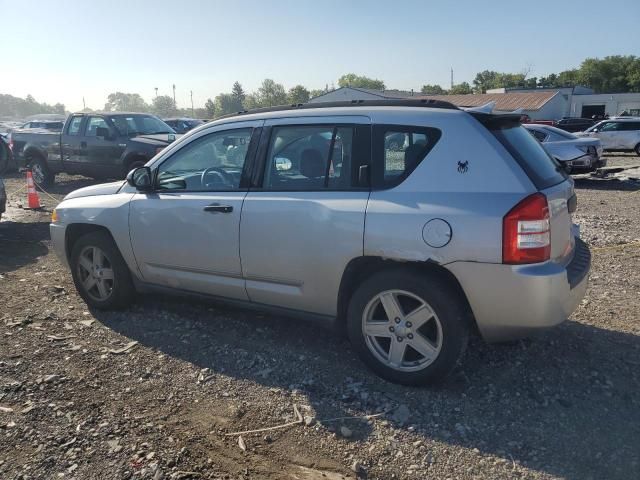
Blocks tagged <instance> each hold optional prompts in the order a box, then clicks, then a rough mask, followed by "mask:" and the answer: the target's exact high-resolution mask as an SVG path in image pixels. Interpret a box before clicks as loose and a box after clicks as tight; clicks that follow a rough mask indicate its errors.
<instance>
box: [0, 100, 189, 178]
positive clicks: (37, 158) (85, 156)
mask: <svg viewBox="0 0 640 480" xmlns="http://www.w3.org/2000/svg"><path fill="white" fill-rule="evenodd" d="M179 136H180V135H176V133H175V131H174V130H173V129H172V128H171V127H169V126H168V125H167V124H166V123H164V122H163V121H162V120H160V119H159V118H157V117H155V116H153V115H149V114H145V113H123V112H108V113H75V114H72V115H70V116H69V117H68V118H67V120H66V122H65V124H64V127H63V129H62V132H60V133H52V132H49V131H46V130H43V129H40V130H33V129H29V130H14V131H13V132H12V133H11V140H10V147H11V149H12V152H13V156H14V158H15V161H16V163H17V164H18V167H20V168H29V169H31V172H32V174H33V179H34V180H35V182H36V183H38V184H40V185H42V186H47V185H49V184H51V183H52V182H53V181H54V179H55V174H56V173H61V172H65V173H71V174H80V175H85V176H87V177H93V178H125V177H126V175H127V173H128V172H129V170H131V169H133V168H137V167H140V166H142V165H144V164H145V163H147V161H149V160H150V159H151V158H153V157H154V156H155V155H156V153H158V152H159V151H161V150H162V149H163V148H165V147H166V146H167V145H169V144H170V143H171V142H173V141H174V140H176V138H177V137H179Z"/></svg>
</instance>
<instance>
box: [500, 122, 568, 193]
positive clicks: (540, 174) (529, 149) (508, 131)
mask: <svg viewBox="0 0 640 480" xmlns="http://www.w3.org/2000/svg"><path fill="white" fill-rule="evenodd" d="M491 133H493V134H494V135H495V137H496V138H497V139H498V141H499V142H500V143H501V144H502V145H504V147H505V148H506V149H507V151H508V152H509V153H510V154H511V155H512V156H513V158H514V159H515V160H516V161H517V162H518V164H519V165H520V166H521V167H522V169H523V170H524V171H525V173H526V174H527V175H528V176H529V178H530V179H531V181H532V182H533V184H534V185H535V186H536V188H537V189H538V190H543V189H545V188H549V187H552V186H553V185H557V184H558V183H561V182H562V181H564V180H565V179H566V178H567V174H566V173H565V171H564V170H563V169H562V167H561V166H560V164H559V163H558V162H557V161H556V160H555V159H554V158H552V157H551V156H550V155H549V154H548V153H547V151H546V150H545V149H544V148H543V147H542V145H540V143H539V142H538V141H537V140H536V139H535V138H533V136H531V134H529V132H527V130H526V129H525V128H524V127H521V126H520V125H519V124H514V123H509V124H506V125H499V126H496V127H495V128H492V129H491Z"/></svg>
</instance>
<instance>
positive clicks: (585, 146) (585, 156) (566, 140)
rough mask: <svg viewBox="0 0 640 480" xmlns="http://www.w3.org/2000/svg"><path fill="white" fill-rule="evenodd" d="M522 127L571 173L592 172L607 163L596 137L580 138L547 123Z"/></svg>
mask: <svg viewBox="0 0 640 480" xmlns="http://www.w3.org/2000/svg"><path fill="white" fill-rule="evenodd" d="M524 127H525V128H526V129H527V130H528V131H529V133H531V135H533V136H534V137H535V138H536V139H537V140H538V141H539V142H540V143H542V145H543V146H544V147H545V148H546V150H547V152H549V154H550V155H551V156H553V158H555V159H556V160H557V161H559V162H560V163H562V164H563V165H566V166H567V168H568V169H569V170H570V171H571V172H572V173H584V172H592V171H595V170H597V169H598V168H602V167H604V166H605V165H606V164H607V159H606V158H604V157H602V144H601V143H600V140H598V139H597V138H580V137H577V136H576V135H574V134H572V133H569V132H565V131H564V130H560V129H559V128H555V127H550V126H548V125H535V124H527V125H524Z"/></svg>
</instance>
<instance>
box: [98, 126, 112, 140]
mask: <svg viewBox="0 0 640 480" xmlns="http://www.w3.org/2000/svg"><path fill="white" fill-rule="evenodd" d="M96 137H102V138H104V139H105V140H109V139H110V138H111V132H110V131H109V129H108V128H107V127H98V128H96Z"/></svg>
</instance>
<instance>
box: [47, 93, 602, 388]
mask: <svg viewBox="0 0 640 480" xmlns="http://www.w3.org/2000/svg"><path fill="white" fill-rule="evenodd" d="M519 119H520V116H519V115H517V114H516V115H513V114H511V115H509V114H504V115H496V114H491V113H479V112H467V111H464V110H460V109H458V108H457V107H455V106H453V105H452V104H450V103H446V102H440V101H436V100H409V99H402V100H392V101H389V100H385V101H364V102H359V103H358V104H355V105H353V104H351V103H350V102H338V103H327V104H324V105H318V104H307V105H301V106H298V107H286V108H285V107H281V108H274V109H268V110H266V111H260V112H257V113H252V112H247V113H242V114H238V115H235V116H232V117H227V118H224V119H220V120H218V121H215V122H211V123H208V124H206V125H204V126H202V127H200V128H199V129H198V130H196V131H194V132H192V133H190V134H188V135H186V136H184V137H182V138H181V139H180V140H178V141H177V142H175V143H174V144H172V145H171V146H169V147H168V148H166V149H165V150H163V151H162V152H161V153H160V154H159V155H157V156H156V157H155V158H154V159H153V160H152V161H151V162H149V163H148V164H147V165H145V166H143V167H138V168H136V169H134V170H132V171H131V172H130V173H129V174H128V176H127V181H126V182H116V183H110V184H106V185H96V186H90V187H85V188H82V189H80V190H76V191H75V192H72V193H70V194H69V195H67V197H65V199H64V201H63V202H61V203H60V204H59V205H58V206H57V207H56V210H55V212H54V214H53V217H52V223H51V238H52V241H53V246H54V249H55V251H56V252H57V254H58V255H59V256H60V258H61V260H62V261H63V262H64V263H65V264H67V265H68V266H69V268H70V270H71V274H72V276H73V280H74V283H75V285H76V288H77V290H78V292H79V294H80V295H81V296H82V298H83V299H84V300H85V301H86V302H87V304H88V305H90V306H91V307H95V308H98V309H114V308H121V307H125V306H127V305H129V304H130V303H131V301H132V300H133V299H134V296H135V292H136V291H159V292H172V291H173V292H178V291H179V292H192V293H195V294H199V295H205V296H211V297H212V298H216V299H218V300H222V301H226V302H228V303H231V304H234V305H246V306H249V307H253V308H258V309H264V310H268V311H273V312H278V313H279V314H289V315H294V316H300V317H305V318H313V319H316V320H318V321H323V322H326V323H327V324H332V325H338V326H339V327H340V328H343V329H344V331H345V332H346V334H347V335H348V337H349V338H350V340H351V343H352V345H353V348H354V349H355V351H356V352H357V353H358V354H359V355H360V357H361V358H362V359H363V360H364V362H365V363H366V364H367V365H368V366H369V367H370V368H371V369H372V370H374V371H375V372H377V373H378V374H379V375H380V376H382V377H384V378H386V379H388V380H390V381H394V382H399V383H405V384H422V383H425V382H429V381H431V380H434V379H436V378H439V377H442V376H443V375H445V374H446V373H447V372H449V371H450V370H451V369H452V368H453V367H454V365H455V364H456V362H457V361H458V358H459V357H460V356H461V354H462V352H463V351H464V348H465V345H466V343H467V338H468V336H469V334H470V333H471V332H475V331H476V330H477V331H479V333H480V334H481V335H482V337H483V338H485V339H486V340H488V341H504V340H509V339H515V338H521V337H523V336H526V335H529V334H531V333H533V332H537V331H540V330H542V329H545V328H548V327H551V326H554V325H557V324H558V323H560V322H562V321H564V320H565V319H566V318H567V316H568V315H569V314H570V313H571V312H572V311H573V310H574V309H575V308H576V306H577V305H578V304H579V302H580V301H581V299H582V297H583V296H584V294H585V289H586V287H587V273H588V271H589V266H590V253H589V248H588V246H587V245H586V244H585V243H584V242H583V241H581V240H580V239H579V236H578V235H579V234H578V230H577V228H575V227H574V226H573V225H572V221H571V215H572V212H573V211H574V210H575V208H576V196H575V193H574V188H573V181H572V180H571V178H570V177H569V176H568V175H567V174H566V173H565V172H564V171H563V169H562V168H559V164H558V163H557V162H556V161H555V160H554V159H553V158H552V157H550V156H549V155H548V154H547V153H546V152H545V150H544V149H543V148H542V146H541V145H540V144H539V143H538V142H537V141H536V140H535V139H534V138H533V137H532V136H531V135H530V134H529V133H528V132H527V131H526V130H525V129H524V128H522V127H521V125H520V123H519ZM398 133H403V134H405V135H408V136H409V137H410V138H411V140H410V141H409V142H407V143H406V144H405V145H404V146H403V147H402V148H401V149H400V150H398V151H396V150H392V149H390V148H389V146H388V143H387V139H388V138H390V137H393V136H394V135H396V134H398ZM327 135H328V136H329V137H330V138H331V140H330V144H331V145H334V148H326V149H324V150H323V151H320V149H319V148H318V147H316V145H324V143H323V142H318V143H316V142H312V141H311V139H312V138H318V137H320V138H326V136H327ZM237 138H243V139H244V142H237V141H236V139H237ZM228 139H232V140H231V141H227V140H228ZM242 144H244V145H247V146H248V148H246V149H243V150H242V151H241V153H240V154H238V153H237V152H238V149H240V148H241V145H242ZM301 144H304V145H308V148H303V149H300V148H298V147H299V145H301ZM225 145H227V148H221V147H223V146H225ZM335 145H339V148H335Z"/></svg>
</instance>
